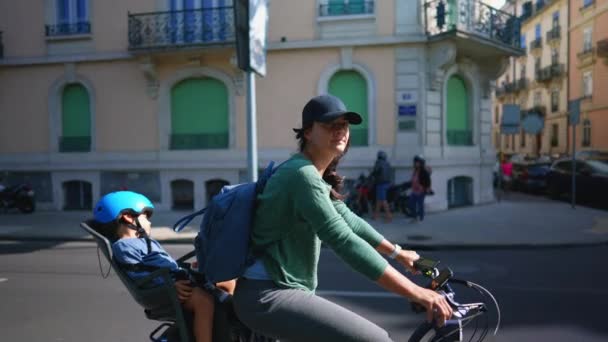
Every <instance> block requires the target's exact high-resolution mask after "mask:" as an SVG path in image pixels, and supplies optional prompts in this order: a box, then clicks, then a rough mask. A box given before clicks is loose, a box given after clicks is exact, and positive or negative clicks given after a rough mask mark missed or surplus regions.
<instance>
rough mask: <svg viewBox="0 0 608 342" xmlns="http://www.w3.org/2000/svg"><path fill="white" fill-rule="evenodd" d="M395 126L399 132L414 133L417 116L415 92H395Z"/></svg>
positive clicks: (416, 95) (416, 94)
mask: <svg viewBox="0 0 608 342" xmlns="http://www.w3.org/2000/svg"><path fill="white" fill-rule="evenodd" d="M395 100H396V102H397V126H398V127H399V131H415V130H416V117H417V115H418V93H417V92H416V91H411V90H407V91H397V92H396V93H395Z"/></svg>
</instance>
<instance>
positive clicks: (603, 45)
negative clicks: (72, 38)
mask: <svg viewBox="0 0 608 342" xmlns="http://www.w3.org/2000/svg"><path fill="white" fill-rule="evenodd" d="M0 38H1V33H0ZM1 44H2V41H1V40H0V46H1ZM597 55H598V56H599V57H608V38H607V39H603V40H600V41H598V42H597Z"/></svg>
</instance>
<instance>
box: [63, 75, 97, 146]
mask: <svg viewBox="0 0 608 342" xmlns="http://www.w3.org/2000/svg"><path fill="white" fill-rule="evenodd" d="M61 108H62V113H61V137H60V140H59V151H61V152H86V151H90V150H91V112H90V110H91V107H90V100H89V93H88V92H87V90H86V88H85V87H84V86H82V85H81V84H68V85H67V86H66V87H65V88H64V89H63V94H62V97H61Z"/></svg>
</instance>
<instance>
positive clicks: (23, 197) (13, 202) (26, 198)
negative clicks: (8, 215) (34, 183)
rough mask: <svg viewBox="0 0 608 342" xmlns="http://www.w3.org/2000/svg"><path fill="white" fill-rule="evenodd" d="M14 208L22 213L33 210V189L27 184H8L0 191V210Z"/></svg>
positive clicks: (34, 204)
mask: <svg viewBox="0 0 608 342" xmlns="http://www.w3.org/2000/svg"><path fill="white" fill-rule="evenodd" d="M13 208H16V209H18V210H19V211H20V212H22V213H24V214H29V213H32V212H34V210H35V209H36V200H35V193H34V189H32V188H31V187H30V186H29V185H27V184H19V185H14V186H9V187H7V188H5V189H4V190H2V191H0V210H2V211H5V212H6V211H8V210H9V209H13Z"/></svg>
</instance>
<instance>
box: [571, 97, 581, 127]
mask: <svg viewBox="0 0 608 342" xmlns="http://www.w3.org/2000/svg"><path fill="white" fill-rule="evenodd" d="M568 112H569V115H568V119H569V120H568V121H569V122H570V124H571V125H578V123H579V121H580V119H581V99H576V100H572V101H568Z"/></svg>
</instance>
